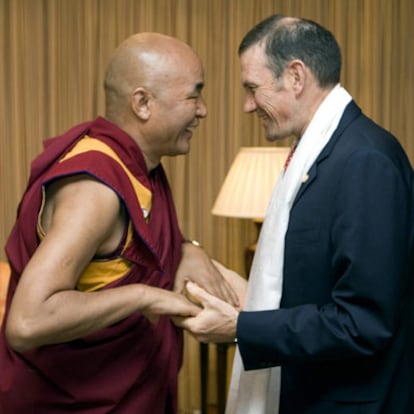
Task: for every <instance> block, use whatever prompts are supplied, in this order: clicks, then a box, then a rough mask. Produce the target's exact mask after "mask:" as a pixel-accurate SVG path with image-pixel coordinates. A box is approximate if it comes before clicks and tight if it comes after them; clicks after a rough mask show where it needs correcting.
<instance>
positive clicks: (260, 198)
mask: <svg viewBox="0 0 414 414" xmlns="http://www.w3.org/2000/svg"><path fill="white" fill-rule="evenodd" d="M289 151H290V148H289V147H242V148H241V149H240V151H239V153H238V154H237V156H236V158H235V159H234V161H233V163H232V165H231V167H230V170H229V172H228V174H227V176H226V178H225V180H224V182H223V185H222V187H221V189H220V192H219V194H218V196H217V199H216V201H215V203H214V205H213V208H212V211H211V212H212V214H214V215H217V216H225V217H239V218H251V219H254V220H257V221H262V220H263V219H264V217H265V214H266V210H267V206H268V204H269V201H270V196H271V194H272V191H273V188H274V186H275V183H276V179H277V177H278V176H279V174H280V172H281V170H282V168H283V166H284V164H285V161H286V159H287V156H288V154H289Z"/></svg>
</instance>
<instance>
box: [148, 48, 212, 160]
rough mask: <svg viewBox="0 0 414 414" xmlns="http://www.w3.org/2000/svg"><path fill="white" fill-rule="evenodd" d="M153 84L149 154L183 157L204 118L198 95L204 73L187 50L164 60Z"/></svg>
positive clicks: (197, 60)
mask: <svg viewBox="0 0 414 414" xmlns="http://www.w3.org/2000/svg"><path fill="white" fill-rule="evenodd" d="M165 60H166V62H161V64H162V67H164V68H165V70H163V73H162V74H161V76H160V75H159V76H157V79H159V81H158V82H154V84H155V87H154V88H153V89H152V100H151V102H150V105H151V119H150V123H151V138H150V139H151V151H152V152H153V153H154V154H157V155H158V156H159V157H162V156H164V155H168V156H174V155H180V154H187V153H188V152H189V150H190V140H191V137H192V134H193V131H194V129H195V128H196V127H197V126H198V125H199V122H200V119H201V118H204V117H205V116H206V115H207V108H206V105H205V103H204V100H203V97H202V95H201V92H202V89H203V86H204V72H203V67H202V65H201V62H200V60H199V59H198V57H197V56H196V55H195V54H194V53H193V52H192V51H190V50H186V51H185V52H184V53H183V52H181V53H179V54H177V55H175V56H167V57H166V59H165Z"/></svg>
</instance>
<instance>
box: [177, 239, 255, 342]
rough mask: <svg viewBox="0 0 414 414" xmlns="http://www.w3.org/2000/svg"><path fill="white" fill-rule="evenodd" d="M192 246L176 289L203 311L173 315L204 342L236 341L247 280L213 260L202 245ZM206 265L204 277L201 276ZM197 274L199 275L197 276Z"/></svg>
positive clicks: (181, 325)
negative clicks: (185, 314)
mask: <svg viewBox="0 0 414 414" xmlns="http://www.w3.org/2000/svg"><path fill="white" fill-rule="evenodd" d="M188 248H189V249H190V250H191V253H190V252H188V251H187V254H188V255H187V259H188V261H186V263H185V264H184V263H183V262H182V265H180V268H179V271H178V272H177V274H178V277H177V282H176V287H175V290H176V291H177V290H178V291H180V292H181V293H183V294H184V295H185V296H186V297H187V298H188V299H189V300H190V301H191V302H192V303H194V304H196V305H197V306H198V307H199V308H200V311H199V312H198V314H197V315H195V316H190V317H182V316H172V317H171V319H172V320H173V322H174V323H175V324H176V325H177V326H179V327H181V328H183V329H185V330H187V331H188V332H190V333H191V334H192V335H193V336H194V337H195V338H196V339H197V340H198V341H200V342H214V343H218V342H233V341H234V339H235V338H236V331H237V318H238V315H239V312H240V310H241V308H242V305H243V301H244V296H245V292H246V287H247V281H246V279H244V278H243V277H241V276H240V275H238V274H237V273H236V272H233V271H232V270H230V269H227V268H226V267H224V266H223V265H222V264H220V263H219V262H217V261H214V260H211V259H210V258H209V257H208V256H207V255H206V254H205V252H203V251H202V249H200V248H197V247H193V246H191V247H190V246H189V247H188ZM194 249H199V250H198V251H194ZM200 251H201V252H200ZM184 254H185V253H184ZM203 255H204V257H203ZM196 264H197V265H196ZM200 264H201V266H200ZM184 269H185V270H184ZM202 269H203V270H204V272H205V273H204V277H200V271H201V273H203V271H202ZM194 274H198V275H197V276H196V277H194ZM197 277H198V278H197ZM201 283H203V287H202V286H201Z"/></svg>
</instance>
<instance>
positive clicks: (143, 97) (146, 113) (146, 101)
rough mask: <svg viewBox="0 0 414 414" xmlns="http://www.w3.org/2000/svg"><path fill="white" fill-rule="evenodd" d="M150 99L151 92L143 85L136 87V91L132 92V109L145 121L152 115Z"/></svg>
mask: <svg viewBox="0 0 414 414" xmlns="http://www.w3.org/2000/svg"><path fill="white" fill-rule="evenodd" d="M150 101H151V93H150V92H149V91H148V90H147V89H145V88H143V87H139V88H137V89H135V91H134V92H133V93H132V96H131V108H132V111H133V112H134V114H135V115H136V116H137V117H138V118H140V119H142V120H143V121H147V120H148V119H149V118H150V116H151V108H150Z"/></svg>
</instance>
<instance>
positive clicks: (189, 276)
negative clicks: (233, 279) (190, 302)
mask: <svg viewBox="0 0 414 414" xmlns="http://www.w3.org/2000/svg"><path fill="white" fill-rule="evenodd" d="M187 281H192V282H195V283H197V285H199V286H200V287H202V288H203V289H205V290H206V291H207V292H208V293H210V294H212V295H214V296H216V297H218V298H220V299H222V300H223V301H225V302H228V303H229V304H231V305H232V306H236V307H237V306H240V301H239V298H238V296H237V293H236V292H235V290H234V289H233V287H232V286H231V284H230V283H229V282H228V281H227V280H226V278H225V277H223V275H222V274H221V273H220V271H219V270H218V268H217V267H216V266H215V265H214V263H213V261H212V260H211V258H210V257H209V256H208V255H207V253H206V252H205V251H204V250H203V249H202V248H201V247H200V246H196V245H193V244H192V243H188V242H186V243H183V246H182V257H181V262H180V265H179V267H178V270H177V273H176V277H175V283H174V291H176V292H183V291H184V286H185V283H186V282H187Z"/></svg>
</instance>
